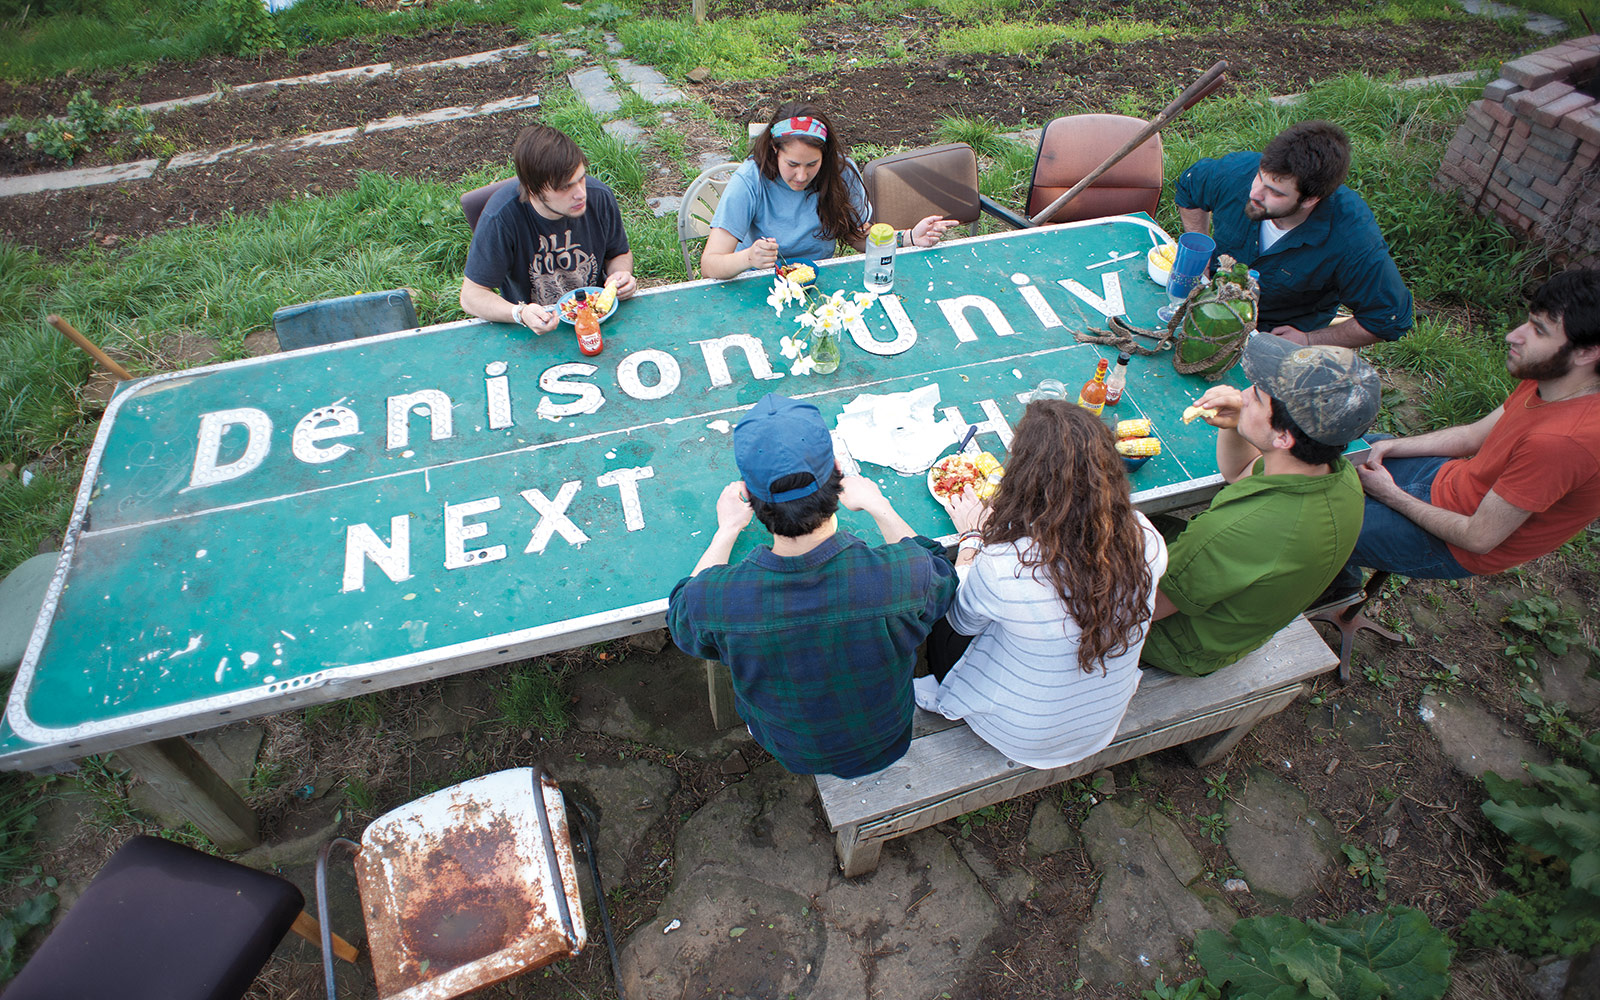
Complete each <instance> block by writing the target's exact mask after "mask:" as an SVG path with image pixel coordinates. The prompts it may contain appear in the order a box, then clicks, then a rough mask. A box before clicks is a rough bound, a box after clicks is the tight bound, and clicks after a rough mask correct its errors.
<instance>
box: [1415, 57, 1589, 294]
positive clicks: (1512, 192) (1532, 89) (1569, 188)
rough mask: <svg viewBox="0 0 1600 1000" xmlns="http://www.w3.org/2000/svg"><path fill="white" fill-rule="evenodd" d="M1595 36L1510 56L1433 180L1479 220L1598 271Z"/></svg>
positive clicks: (1471, 112)
mask: <svg viewBox="0 0 1600 1000" xmlns="http://www.w3.org/2000/svg"><path fill="white" fill-rule="evenodd" d="M1596 94H1600V35H1590V36H1588V37H1587V38H1577V39H1573V40H1571V41H1566V42H1562V43H1561V44H1560V45H1555V46H1552V47H1550V48H1548V49H1541V50H1539V51H1538V52H1532V53H1529V54H1528V55H1525V56H1522V57H1521V58H1518V59H1513V60H1512V61H1511V62H1508V63H1506V64H1505V65H1504V66H1502V67H1501V68H1500V79H1498V80H1496V81H1494V82H1493V83H1491V84H1489V85H1488V86H1487V87H1485V88H1483V98H1482V99H1481V100H1478V101H1474V102H1473V103H1472V105H1471V106H1470V107H1468V108H1467V116H1466V121H1464V122H1463V123H1462V124H1461V128H1460V129H1458V130H1457V131H1456V134H1455V138H1454V139H1452V140H1451V141H1450V146H1449V148H1448V149H1446V150H1445V155H1444V162H1443V163H1442V164H1441V165H1440V167H1439V173H1438V175H1437V176H1436V177H1435V178H1434V186H1435V187H1436V188H1438V189H1439V190H1442V191H1456V192H1458V193H1459V194H1460V196H1461V200H1462V203H1463V204H1464V205H1466V206H1467V207H1468V208H1470V209H1472V210H1474V211H1476V212H1477V213H1478V214H1479V215H1494V216H1496V217H1498V218H1499V219H1500V220H1501V221H1503V222H1504V223H1505V224H1506V225H1508V226H1510V227H1512V228H1513V229H1517V230H1519V231H1521V232H1523V233H1526V234H1527V235H1528V236H1529V237H1531V238H1533V239H1536V240H1540V241H1542V242H1545V243H1547V244H1549V245H1550V246H1551V247H1552V248H1553V249H1554V250H1556V252H1557V256H1558V257H1560V258H1564V259H1565V260H1567V261H1568V262H1570V263H1573V264H1587V265H1590V266H1600V165H1597V164H1596V160H1597V159H1600V100H1597V99H1596V96H1595V95H1596Z"/></svg>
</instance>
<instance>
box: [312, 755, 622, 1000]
mask: <svg viewBox="0 0 1600 1000" xmlns="http://www.w3.org/2000/svg"><path fill="white" fill-rule="evenodd" d="M569 810H570V811H569ZM573 814H576V819H577V826H578V829H579V833H580V835H581V838H582V841H581V842H582V849H583V853H584V854H585V855H586V856H587V858H588V861H589V869H590V874H591V876H592V877H593V879H594V888H595V898H596V905H597V907H598V910H599V913H600V921H601V926H602V929H603V930H604V932H605V937H606V944H607V946H608V947H609V948H611V961H612V970H613V972H615V970H616V967H617V964H616V963H617V955H616V950H615V948H614V947H613V946H612V940H611V920H610V916H609V914H608V913H607V912H606V905H605V892H604V890H603V889H602V888H601V885H600V871H599V865H598V861H597V859H596V857H595V852H594V839H593V819H594V816H593V813H591V812H590V811H589V810H588V809H587V807H585V806H583V805H582V804H581V803H578V802H576V801H575V800H573V799H570V798H569V797H567V796H566V795H564V794H563V793H562V791H561V789H560V787H559V786H558V785H557V784H556V783H555V781H553V780H552V779H551V778H549V777H548V776H546V775H545V774H544V773H543V771H541V770H539V769H537V768H531V767H520V768H513V769H511V770H508V771H498V772H496V773H494V774H486V775H483V776H482V777H479V778H474V779H472V780H471V781H465V782H462V783H461V784H459V785H453V786H451V787H449V788H444V789H441V790H439V791H437V792H433V793H432V794H430V795H425V796H423V797H422V798H420V799H417V800H416V801H414V802H411V803H408V804H407V805H404V806H401V807H399V808H398V809H394V810H391V811H390V812H388V813H385V814H384V815H382V816H380V817H378V818H377V819H375V820H373V821H372V823H371V824H369V825H368V826H367V828H366V830H365V831H364V832H363V833H362V835H361V843H359V844H357V843H354V842H353V841H350V840H346V839H345V838H343V837H340V838H337V839H335V840H334V841H332V842H330V843H329V844H328V845H327V846H325V847H324V848H323V849H322V853H321V854H320V856H319V857H318V859H317V914H318V917H319V918H320V920H321V921H322V925H323V929H324V932H326V930H327V925H328V898H327V866H328V856H329V853H330V852H331V850H332V849H333V848H335V847H339V846H343V847H347V848H351V849H353V850H354V851H355V872H356V886H357V890H358V891H359V893H360V895H361V910H362V913H363V915H364V917H365V920H366V925H367V949H368V953H369V954H370V956H371V958H372V970H373V975H374V977H375V978H376V979H377V984H378V995H379V996H380V997H383V998H384V1000H445V998H448V997H457V996H461V995H463V994H465V993H469V992H471V991H473V990H476V989H479V988H481V987H484V986H488V985H490V984H492V983H497V982H501V981H503V980H506V979H510V978H512V977H513V976H517V975H520V974H522V973H524V972H528V971H530V970H533V969H537V968H540V967H541V966H545V965H548V964H550V963H551V962H555V961H558V960H560V959H563V958H568V957H571V956H573V955H576V954H578V952H579V951H581V950H582V949H583V947H584V945H585V944H586V943H587V941H588V933H587V930H586V928H585V925H584V920H583V901H582V898H581V896H580V894H579V890H578V879H577V868H576V863H575V861H574V856H575V855H574V850H573V843H572V837H571V828H572V825H573V823H572V820H573ZM323 967H324V973H325V979H326V985H327V991H328V998H329V1000H336V998H335V993H334V977H333V960H332V958H331V957H330V955H329V951H328V949H327V948H324V949H323ZM619 990H620V980H619Z"/></svg>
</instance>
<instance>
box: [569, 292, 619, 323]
mask: <svg viewBox="0 0 1600 1000" xmlns="http://www.w3.org/2000/svg"><path fill="white" fill-rule="evenodd" d="M579 292H584V293H586V294H587V295H588V299H589V303H590V307H591V308H593V309H594V318H595V319H597V320H599V321H600V322H602V323H604V322H605V321H606V320H608V319H610V318H611V314H612V313H614V312H616V311H617V299H616V296H615V295H611V296H607V295H605V289H604V288H599V287H596V286H594V285H590V286H589V287H587V288H574V289H573V290H572V291H570V292H568V293H567V294H565V295H563V296H561V298H560V299H559V300H558V301H557V302H556V308H557V310H559V311H560V313H561V322H563V323H571V322H572V321H573V320H575V319H577V318H578V310H579V309H580V308H582V305H581V304H580V303H579V302H578V293H579ZM608 299H609V301H608Z"/></svg>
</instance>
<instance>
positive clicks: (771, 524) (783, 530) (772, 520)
mask: <svg viewBox="0 0 1600 1000" xmlns="http://www.w3.org/2000/svg"><path fill="white" fill-rule="evenodd" d="M813 482H816V479H815V478H813V477H812V475H811V473H809V472H791V473H789V474H788V475H787V476H780V477H778V478H777V479H774V480H773V481H772V487H771V490H772V492H773V493H774V494H777V493H783V492H784V491H786V490H797V489H799V488H800V487H802V486H805V485H806V484H807V483H813ZM843 486H844V474H843V473H842V472H840V471H839V470H838V469H835V470H833V477H832V478H831V479H829V480H828V481H827V482H825V483H823V484H822V485H821V486H818V487H817V491H816V492H815V493H813V494H811V495H810V496H804V497H801V498H800V499H798V500H785V501H784V502H783V503H767V502H766V501H765V500H763V499H761V498H760V497H758V496H756V495H755V494H751V496H750V509H751V510H752V511H754V512H755V515H756V519H757V520H758V521H760V522H761V523H762V524H764V525H766V528H767V530H768V531H770V532H772V533H773V534H774V535H785V536H787V537H789V538H799V537H800V536H801V535H809V534H811V533H812V532H813V531H816V530H817V529H818V528H819V527H821V526H822V522H823V521H826V520H827V519H828V518H830V517H832V516H833V515H834V514H835V513H836V512H837V511H838V510H839V490H840V489H841V488H843Z"/></svg>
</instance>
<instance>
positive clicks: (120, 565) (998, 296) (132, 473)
mask: <svg viewBox="0 0 1600 1000" xmlns="http://www.w3.org/2000/svg"><path fill="white" fill-rule="evenodd" d="M1164 238H1165V234H1162V233H1161V231H1160V230H1159V229H1157V228H1156V227H1155V226H1154V224H1153V223H1151V222H1150V221H1149V220H1148V219H1147V218H1145V217H1143V216H1130V217H1119V218H1115V219H1108V220H1097V221H1096V222H1093V223H1080V224H1074V225H1069V226H1061V227H1055V228H1050V229H1040V230H1026V231H1022V232H1017V233H1006V234H998V235H994V236H987V237H980V238H977V239H971V240H961V241H956V242H951V243H946V244H944V245H941V246H938V247H935V248H931V249H928V250H920V251H909V252H902V253H901V254H900V255H899V257H898V259H897V261H896V284H895V295H894V296H893V297H889V298H885V299H883V300H881V301H880V303H879V304H876V305H874V306H872V308H871V309H870V311H869V312H868V322H867V324H866V328H865V329H862V330H858V331H857V334H856V336H855V337H854V338H853V339H852V338H848V337H847V338H846V340H845V344H844V351H843V355H844V357H843V361H842V363H841V365H840V367H839V369H838V371H837V372H835V373H834V374H831V375H826V376H823V375H793V374H790V363H791V362H790V359H788V358H786V357H784V356H783V355H782V354H781V345H780V341H781V339H782V338H783V337H784V336H785V335H788V334H791V333H794V332H795V331H796V326H795V323H794V321H793V316H794V315H795V314H796V312H797V310H796V309H795V307H792V306H791V307H790V308H789V309H788V311H787V312H786V315H784V316H783V317H782V318H779V317H777V316H775V315H774V312H773V309H772V307H771V306H769V305H768V304H767V301H766V298H767V294H768V292H769V291H770V290H771V285H772V282H771V280H770V278H755V277H752V278H745V279H740V280H735V281H727V282H707V281H700V282H691V283H687V284H680V285H672V286H668V287H663V288H655V289H650V290H648V291H646V292H644V293H642V294H640V295H639V296H638V297H636V298H634V299H632V300H629V301H626V302H623V303H621V304H620V305H619V306H618V308H617V310H616V311H615V312H614V313H613V315H612V316H611V317H610V318H609V319H608V321H607V322H606V323H605V324H604V326H603V328H602V332H603V333H604V335H605V350H604V353H602V354H600V355H599V356H597V357H593V358H588V357H584V356H583V355H581V354H580V353H579V352H578V349H577V344H576V340H575V338H574V336H573V334H572V331H571V328H570V327H568V326H565V325H563V326H562V327H560V328H559V329H558V330H556V331H555V332H553V333H550V334H546V335H545V336H543V337H535V336H534V335H533V334H532V333H530V332H529V331H527V330H524V329H520V328H517V327H513V326H509V325H499V324H487V323H482V322H478V321H472V322H463V323H452V324H445V325H442V326H436V327H430V328H426V329H421V330H414V331H407V332H403V333H396V334H389V335H385V336H378V337H372V338H368V339H363V340H357V341H352V342H348V343H344V344H338V345H333V346H328V347H321V348H312V349H308V350H302V351H296V352H292V353H287V354H280V355H275V356H270V357H265V358H255V359H250V360H246V361H239V362H234V363H230V364H224V365H216V366H213V367H209V368H200V369H194V370H191V371H186V372H176V373H171V374H165V375H158V376H155V377H153V378H148V379H144V380H142V381H139V382H136V383H132V384H130V385H129V386H128V387H126V388H125V389H124V391H122V392H121V393H120V394H119V395H118V396H117V397H116V398H115V399H114V400H113V401H112V404H111V406H110V407H109V409H108V410H107V412H106V415H105V418H104V420H103V422H102V424H101V427H100V432H99V436H98V437H97V439H96V441H95V444H94V447H93V450H92V452H91V453H90V456H89V460H88V464H87V468H86V470H85V473H84V481H83V485H82V487H81V489H80V491H79V493H78V497H77V502H76V506H75V509H74V511H73V516H72V521H71V526H70V528H69V530H68V532H67V536H66V539H65V544H64V545H63V549H62V557H61V560H60V564H59V568H58V570H57V573H56V577H55V579H54V581H53V583H52V585H51V588H50V591H49V594H48V596H47V598H46V600H45V603H44V608H43V610H42V612H41V615H40V618H39V621H38V624H37V626H36V627H35V630H34V632H33V634H32V636H31V639H30V643H29V646H28V650H27V653H26V655H25V656H24V659H23V662H22V666H21V669H20V670H19V671H18V674H17V680H16V683H15V685H14V687H13V689H12V691H11V697H10V701H9V703H8V705H7V708H6V713H5V719H4V723H3V727H0V767H8V768H44V767H49V766H51V765H56V764H60V763H62V762H65V761H68V760H72V759H75V758H78V757H82V756H85V755H88V754H92V753H99V752H103V751H107V750H113V749H116V750H124V751H125V752H126V753H127V754H128V755H129V759H130V760H134V761H136V763H135V766H136V767H140V766H144V767H150V768H157V767H161V766H169V767H170V769H172V770H173V771H174V772H175V773H179V774H180V775H182V774H187V775H188V776H189V777H191V778H192V777H193V773H192V772H193V771H194V769H195V767H196V761H195V760H179V761H176V762H174V761H173V760H172V755H173V754H174V753H176V754H179V755H180V756H181V754H182V750H181V748H176V749H175V747H176V745H177V743H181V741H178V740H175V739H174V738H176V737H179V736H181V735H182V734H184V733H190V732H194V731H197V730H200V729H205V728H210V727H214V726H219V725H223V724H225V723H228V722H233V721H237V720H240V719H244V718H248V717H251V716H256V715H261V714H265V713H269V712H274V711H279V710H283V709H290V708H300V707H305V706H309V705H313V704H318V703H322V702H328V701H334V700H338V699H341V698H345V697H349V696H352V695H356V694H359V693H364V692H369V691H372V690H376V689H378V688H383V687H392V686H395V685H400V684H407V683H413V682H416V681H420V680H424V679H427V678H430V677H436V676H443V675H446V674H450V673H455V672H459V671H462V670H468V669H472V668H475V667H480V666H484V665H487V664H492V663H498V662H503V661H506V660H510V659H516V658H521V657H526V656H531V655H535V654H538V653H541V652H545V651H549V650H555V649H562V648H569V647H571V646H574V645H578V644H582V643H587V642H592V641H597V640H600V639H603V638H610V637H615V636H620V635H626V634H631V633H635V632H640V631H644V630H646V629H650V628H654V627H658V626H659V625H661V623H662V621H663V614H664V610H665V607H666V595H667V593H668V592H669V591H670V590H671V588H672V586H673V584H674V583H675V582H676V581H677V580H678V579H679V578H680V577H682V576H683V575H684V574H686V573H687V572H688V571H689V569H690V568H691V567H692V566H693V565H694V563H695V560H696V559H697V558H698V556H699V554H700V553H701V551H702V550H703V549H704V547H705V545H706V544H707V542H708V541H709V539H710V537H711V534H712V531H713V529H714V527H715V523H716V522H715V515H714V504H715V500H716V497H717V494H718V493H719V492H720V490H721V489H722V488H723V486H724V485H725V484H726V483H728V482H730V481H731V480H733V479H735V478H737V475H738V473H737V471H736V469H735V466H734V461H733V448H732V434H731V430H732V427H733V425H734V424H735V423H737V422H738V420H739V417H740V415H741V413H742V411H743V410H744V409H745V408H746V407H748V406H749V405H750V404H751V403H753V402H755V401H756V400H757V399H759V398H760V397H761V396H762V395H763V394H765V393H768V392H774V391H775V392H780V393H784V394H787V395H792V396H798V397H803V398H806V399H809V400H811V401H812V402H814V403H816V404H817V406H818V407H820V408H821V410H822V412H823V414H824V415H825V416H826V417H828V418H829V420H830V422H831V421H832V420H833V419H834V418H835V417H836V416H837V414H838V413H839V411H840V409H841V408H842V407H843V406H844V404H846V403H848V402H849V401H850V400H852V399H854V398H855V397H856V396H857V395H858V394H861V393H878V394H881V393H890V392H898V391H903V390H910V389H915V388H918V387H921V386H926V385H928V384H930V383H936V384H937V385H938V386H939V390H940V397H941V403H940V407H939V408H940V410H941V412H942V413H944V414H945V415H947V416H950V417H953V418H954V419H956V420H958V421H959V422H960V423H962V424H967V423H976V424H978V425H979V428H980V431H979V435H978V439H977V440H978V443H979V444H980V445H981V446H982V447H984V448H986V449H988V450H990V451H992V452H994V453H995V454H996V455H997V456H1000V457H1002V459H1003V457H1004V453H1005V446H1006V444H1007V443H1008V442H1009V441H1010V436H1011V434H1010V428H1011V426H1012V425H1013V424H1014V423H1015V421H1016V420H1017V419H1018V418H1019V417H1020V416H1021V413H1022V409H1023V405H1024V404H1023V403H1022V402H1021V401H1019V399H1018V394H1019V393H1025V392H1027V391H1029V390H1031V389H1032V388H1033V386H1034V385H1035V384H1036V383H1038V382H1039V380H1040V379H1043V378H1047V377H1053V378H1058V379H1060V380H1061V381H1063V382H1065V383H1066V384H1067V385H1068V387H1069V391H1071V392H1075V391H1076V388H1077V386H1079V385H1081V384H1082V383H1083V382H1084V380H1085V379H1087V378H1089V377H1090V376H1091V375H1092V374H1093V372H1094V367H1095V362H1096V360H1097V359H1098V358H1100V357H1102V356H1111V355H1112V353H1113V352H1111V351H1110V350H1109V349H1106V348H1099V347H1095V346H1092V345H1083V344H1078V343H1076V342H1075V341H1074V339H1073V336H1072V331H1073V330H1081V329H1084V328H1085V327H1086V326H1090V325H1093V326H1103V325H1104V323H1105V317H1106V316H1107V315H1115V314H1121V313H1126V314H1128V315H1129V316H1130V317H1132V318H1133V319H1134V320H1135V322H1137V323H1139V324H1140V325H1144V326H1147V327H1149V326H1154V325H1155V321H1154V313H1155V310H1156V308H1157V307H1158V306H1159V305H1161V304H1162V302H1163V301H1164V298H1165V293H1164V292H1163V290H1162V289H1161V288H1159V287H1158V286H1156V285H1155V284H1153V283H1152V282H1151V281H1150V280H1149V278H1148V277H1147V276H1146V274H1145V267H1146V265H1145V252H1146V251H1147V250H1148V249H1149V248H1150V247H1151V246H1152V245H1154V243H1155V242H1156V241H1157V240H1158V239H1164ZM819 270H820V274H819V277H818V286H819V287H820V288H821V289H822V290H823V291H831V290H833V289H836V288H845V289H850V290H854V289H857V288H859V287H860V280H861V265H860V260H859V258H847V259H844V260H838V261H833V262H825V263H824V264H822V266H821V267H820V269H819ZM1231 377H1232V378H1234V379H1235V380H1238V379H1240V378H1242V376H1240V375H1238V373H1237V370H1236V371H1235V373H1234V374H1233V375H1232V376H1231ZM1204 387H1205V383H1204V382H1203V381H1201V380H1199V379H1195V378H1187V377H1183V376H1179V375H1177V374H1176V373H1175V372H1174V371H1173V368H1172V364H1171V360H1170V355H1166V354H1163V355H1161V356H1159V357H1152V358H1142V357H1139V358H1135V359H1134V362H1133V365H1132V366H1131V367H1130V370H1129V374H1128V388H1127V392H1126V394H1125V395H1124V397H1123V401H1122V403H1121V404H1120V405H1119V406H1118V407H1115V408H1108V411H1107V412H1108V414H1110V413H1115V415H1116V416H1117V417H1118V418H1131V417H1135V416H1148V417H1150V418H1152V419H1153V420H1154V422H1155V432H1156V434H1157V436H1159V437H1160V438H1161V439H1162V441H1163V444H1164V446H1165V449H1164V451H1163V453H1162V454H1161V455H1160V456H1159V457H1157V458H1155V459H1153V460H1151V461H1150V462H1149V463H1148V464H1146V465H1145V466H1144V467H1143V468H1142V469H1141V470H1139V471H1138V472H1136V473H1135V474H1134V475H1133V477H1132V482H1133V486H1134V489H1135V491H1136V496H1135V499H1136V501H1138V502H1140V504H1141V506H1142V507H1144V508H1145V509H1147V510H1153V509H1164V508H1167V507H1173V506H1179V505H1181V504H1183V503H1189V502H1194V501H1196V500H1199V499H1204V498H1205V497H1206V496H1207V495H1209V493H1210V492H1213V491H1214V490H1215V489H1216V488H1217V487H1218V486H1219V485H1220V479H1219V478H1218V477H1217V476H1216V474H1215V472H1216V465H1215V459H1214V432H1213V431H1212V430H1211V428H1209V427H1208V426H1206V425H1205V424H1204V423H1196V424H1194V425H1192V426H1188V427H1186V426H1184V425H1183V424H1182V423H1181V421H1180V420H1179V419H1178V418H1179V415H1180V414H1181V412H1182V411H1183V409H1184V407H1185V406H1186V405H1188V403H1189V402H1190V400H1191V399H1192V398H1193V397H1194V396H1196V395H1198V394H1199V393H1200V392H1201V391H1202V390H1203V389H1204ZM862 471H863V473H864V474H866V475H869V476H871V477H872V478H873V479H875V480H876V481H877V482H878V483H880V484H881V485H882V487H883V489H884V492H885V493H886V494H887V495H888V496H889V497H890V498H891V499H892V500H893V501H894V503H895V505H896V507H897V508H898V509H899V511H900V512H901V513H902V514H903V515H904V516H905V517H906V519H907V520H908V521H910V522H911V523H912V524H913V525H915V526H917V527H918V528H920V529H921V530H922V531H923V532H925V533H926V534H929V535H932V536H941V535H947V534H949V533H950V532H951V526H950V523H949V521H948V519H947V518H946V516H945V514H944V513H943V511H942V509H941V508H940V507H939V506H938V504H937V503H936V502H935V501H934V499H933V498H932V496H930V495H929V493H928V490H927V486H926V478H925V477H924V476H921V475H918V476H900V475H899V474H897V473H895V472H893V471H892V470H889V469H886V468H883V467H880V466H872V465H867V466H864V467H863V470H862ZM843 521H844V526H845V527H846V528H847V529H851V530H855V531H857V532H858V533H862V534H864V535H865V536H866V537H873V533H872V530H871V523H870V521H869V520H868V519H866V518H864V517H862V516H860V515H850V514H846V515H845V517H844V518H843ZM761 535H762V532H761V530H760V528H759V525H755V524H752V527H751V529H749V530H747V531H746V532H745V536H746V537H745V539H744V540H743V544H744V545H745V546H746V547H748V546H749V545H751V544H755V543H756V541H758V540H759V539H758V536H761ZM740 556H742V550H741V551H738V552H736V553H735V558H739V557H740ZM141 745H161V746H165V747H166V748H167V749H168V750H170V751H172V752H171V753H168V754H167V763H166V765H162V764H161V763H160V762H156V761H151V760H150V759H148V757H146V758H140V757H139V755H140V753H141V752H142V751H141V750H140V749H139V747H140V746H141ZM130 748H131V749H130ZM141 759H142V760H143V763H142V764H140V763H138V762H137V761H138V760H141ZM207 780H209V779H207ZM203 828H204V827H203Z"/></svg>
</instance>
